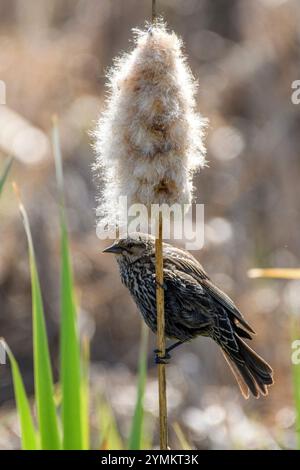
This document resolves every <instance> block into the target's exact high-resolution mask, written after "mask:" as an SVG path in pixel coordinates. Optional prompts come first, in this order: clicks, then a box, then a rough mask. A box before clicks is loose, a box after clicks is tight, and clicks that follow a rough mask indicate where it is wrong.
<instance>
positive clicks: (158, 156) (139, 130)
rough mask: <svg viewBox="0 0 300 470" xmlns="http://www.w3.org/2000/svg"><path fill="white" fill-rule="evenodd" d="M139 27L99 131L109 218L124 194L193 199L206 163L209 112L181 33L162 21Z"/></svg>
mask: <svg viewBox="0 0 300 470" xmlns="http://www.w3.org/2000/svg"><path fill="white" fill-rule="evenodd" d="M134 34H135V48H134V49H133V51H132V52H130V53H128V54H125V55H123V56H122V57H121V58H119V59H118V60H116V61H115V65H114V67H113V68H112V69H111V71H110V73H109V96H108V99H107V106H106V110H105V111H104V113H103V114H102V117H101V118H100V120H99V123H98V126H97V129H96V132H95V137H96V151H97V160H96V164H95V170H96V172H99V173H101V174H102V176H104V179H105V184H104V189H103V190H102V196H101V198H100V206H101V210H102V211H103V214H105V217H107V219H108V220H109V219H110V218H111V216H113V217H115V216H116V213H115V211H116V210H117V209H116V205H115V203H116V201H117V200H118V197H119V196H127V201H128V205H131V204H135V203H141V204H144V205H146V206H147V207H149V206H150V205H151V204H162V203H167V204H169V205H172V204H174V203H180V204H188V203H190V202H191V200H192V175H193V172H194V171H195V170H196V169H197V168H201V167H203V166H204V164H205V158H204V155H205V148H204V145H203V130H204V127H205V125H206V120H205V119H204V118H202V117H201V116H200V115H199V114H198V113H197V112H196V111H195V92H196V83H195V80H194V78H193V75H192V73H191V71H190V69H189V67H188V65H187V63H186V60H185V57H184V56H183V53H182V43H181V41H180V40H179V39H178V37H177V36H176V35H175V33H169V32H167V30H166V27H165V25H164V24H163V23H162V22H156V23H155V24H154V25H153V26H151V27H149V28H147V29H146V30H145V31H141V30H134ZM119 216H120V214H119Z"/></svg>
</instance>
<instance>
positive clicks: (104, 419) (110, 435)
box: [97, 399, 124, 450]
mask: <svg viewBox="0 0 300 470" xmlns="http://www.w3.org/2000/svg"><path fill="white" fill-rule="evenodd" d="M97 409H98V414H99V429H100V430H101V434H100V445H99V449H103V450H104V449H106V450H108V449H109V450H123V448H124V446H123V442H122V438H121V436H120V433H119V430H118V427H117V423H116V420H115V417H114V414H113V412H112V409H111V407H110V405H109V404H108V402H107V401H105V400H103V399H102V400H101V401H100V402H99V404H98V407H97Z"/></svg>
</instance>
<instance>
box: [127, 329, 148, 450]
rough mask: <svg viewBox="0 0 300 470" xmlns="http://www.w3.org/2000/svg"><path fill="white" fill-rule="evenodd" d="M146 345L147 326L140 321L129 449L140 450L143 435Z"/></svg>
mask: <svg viewBox="0 0 300 470" xmlns="http://www.w3.org/2000/svg"><path fill="white" fill-rule="evenodd" d="M147 346H148V328H147V326H146V325H145V324H144V322H142V331H141V342H140V355H139V376H138V387H137V399H136V405H135V411H134V415H133V420H132V425H131V432H130V437H129V441H128V449H129V450H140V449H141V443H142V436H143V421H144V406H143V404H144V393H145V384H146V377H147Z"/></svg>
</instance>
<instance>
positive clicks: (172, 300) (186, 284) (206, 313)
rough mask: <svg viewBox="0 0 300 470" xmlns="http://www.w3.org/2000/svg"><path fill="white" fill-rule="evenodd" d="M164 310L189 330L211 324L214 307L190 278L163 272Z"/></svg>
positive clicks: (180, 273)
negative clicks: (168, 311)
mask: <svg viewBox="0 0 300 470" xmlns="http://www.w3.org/2000/svg"><path fill="white" fill-rule="evenodd" d="M164 284H165V286H166V295H165V302H166V308H167V309H170V312H171V314H172V318H173V319H174V321H176V322H177V323H179V324H182V325H184V326H186V327H188V328H191V329H199V328H200V329H202V328H207V327H209V326H210V325H211V324H212V316H213V309H214V305H213V303H212V302H211V301H210V299H209V296H207V294H206V293H205V291H204V289H203V287H202V286H201V284H199V282H197V281H196V280H195V279H194V278H193V277H192V276H190V275H189V274H186V273H182V272H176V270H174V269H173V270H168V269H165V270H164Z"/></svg>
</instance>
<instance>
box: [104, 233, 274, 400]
mask: <svg viewBox="0 0 300 470" xmlns="http://www.w3.org/2000/svg"><path fill="white" fill-rule="evenodd" d="M104 252H105V253H114V254H115V255H116V258H117V262H118V264H119V268H120V275H121V280H122V282H123V284H125V286H126V287H127V288H128V289H129V291H130V293H131V295H132V297H133V299H134V300H135V302H136V304H137V306H138V308H139V309H140V311H141V313H142V315H143V318H144V320H145V322H146V323H147V325H148V326H149V328H151V330H152V331H153V332H156V279H155V241H154V238H153V237H151V236H149V235H145V234H141V233H139V234H131V235H130V236H129V237H128V238H124V239H120V240H117V241H115V243H114V244H113V245H112V246H110V247H109V248H106V250H104ZM163 256H164V285H163V288H164V291H165V333H166V336H168V337H169V338H175V339H177V342H176V343H174V344H172V345H171V346H169V347H168V348H166V355H165V357H164V358H160V357H158V355H156V362H167V360H168V359H169V358H170V355H169V352H170V351H171V350H172V349H174V348H175V347H177V346H179V345H180V344H182V343H184V342H185V341H189V340H191V339H192V338H194V337H196V336H199V335H201V336H208V337H210V338H212V339H213V340H214V341H215V342H216V343H217V344H218V345H219V346H220V347H221V349H222V351H223V353H224V356H225V359H226V360H227V362H228V364H229V365H230V368H231V370H232V372H233V373H234V375H235V377H236V379H237V382H238V384H239V386H240V389H241V392H242V394H243V395H244V396H245V397H246V398H247V397H248V396H249V389H250V391H251V392H252V394H253V395H254V396H255V397H258V396H259V394H260V393H261V394H262V395H267V393H268V389H267V387H268V386H269V385H271V384H272V383H273V371H272V368H271V367H270V366H269V365H268V364H267V363H266V362H265V361H264V360H263V359H262V358H261V357H260V356H258V354H256V353H255V352H254V351H253V350H252V349H251V348H250V347H249V346H248V345H247V344H246V343H245V342H244V341H243V340H242V339H241V338H247V339H251V333H252V334H255V332H254V331H253V329H252V328H251V327H250V325H249V324H248V323H247V322H246V320H245V319H244V317H243V316H242V314H241V313H240V312H239V310H238V309H237V307H236V306H235V305H234V303H233V301H232V300H231V299H230V298H229V297H228V296H227V295H226V294H224V292H222V291H221V290H220V289H218V288H217V287H216V286H215V285H214V284H213V283H212V281H211V280H210V279H209V277H208V276H207V274H206V273H205V271H204V270H203V268H202V266H201V264H200V263H199V262H198V261H197V260H196V259H195V258H194V257H193V256H192V255H191V254H189V253H188V252H186V251H184V250H180V249H178V248H175V247H173V246H171V245H169V244H167V243H164V244H163ZM156 352H157V351H156ZM242 379H243V380H242ZM245 384H246V385H245Z"/></svg>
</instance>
